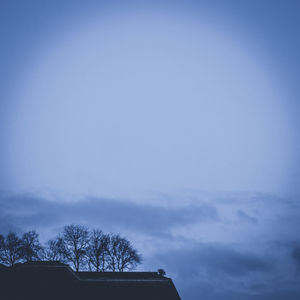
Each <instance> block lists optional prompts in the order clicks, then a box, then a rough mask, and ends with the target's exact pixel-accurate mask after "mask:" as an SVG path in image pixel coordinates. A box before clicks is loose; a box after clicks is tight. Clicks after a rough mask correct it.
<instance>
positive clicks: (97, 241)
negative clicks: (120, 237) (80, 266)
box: [87, 229, 109, 272]
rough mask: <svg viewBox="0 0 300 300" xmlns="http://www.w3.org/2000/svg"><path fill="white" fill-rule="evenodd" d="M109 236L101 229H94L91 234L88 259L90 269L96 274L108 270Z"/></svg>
mask: <svg viewBox="0 0 300 300" xmlns="http://www.w3.org/2000/svg"><path fill="white" fill-rule="evenodd" d="M108 244H109V236H108V235H107V234H104V233H103V232H102V231H101V230H99V229H94V230H93V231H92V233H91V234H90V239H89V246H88V249H87V258H88V264H89V268H90V269H93V270H95V271H96V272H99V271H102V272H104V271H105V270H106V269H107V249H108Z"/></svg>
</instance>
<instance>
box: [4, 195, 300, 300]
mask: <svg viewBox="0 0 300 300" xmlns="http://www.w3.org/2000/svg"><path fill="white" fill-rule="evenodd" d="M193 193H194V194H193V195H190V196H191V197H189V195H177V199H178V198H181V199H185V201H182V202H181V203H180V204H179V205H177V206H174V205H171V203H172V201H171V200H172V199H171V198H172V197H173V196H172V195H171V196H169V199H168V202H167V203H166V202H164V204H161V205H160V204H153V203H152V204H149V203H148V204H143V203H136V202H132V201H130V200H128V199H108V198H101V197H92V196H89V197H85V198H83V199H81V200H79V201H75V202H66V201H57V200H56V201H52V200H51V201H50V200H48V199H45V198H43V197H39V196H37V195H33V194H23V195H7V194H2V195H1V196H0V227H1V233H7V232H8V231H10V230H13V231H17V232H19V233H21V232H22V231H26V230H30V229H36V230H37V231H38V232H40V233H41V237H44V239H45V240H46V239H48V238H52V237H53V236H54V235H56V234H57V233H59V232H60V231H61V229H62V227H63V226H64V225H66V224H70V223H78V224H86V225H88V226H89V227H91V228H93V227H96V228H100V229H102V230H104V231H106V232H119V233H121V234H124V235H125V236H127V237H128V238H129V239H130V240H131V241H133V242H134V244H135V245H136V247H137V249H138V250H139V251H140V252H141V253H142V254H143V258H144V261H143V265H142V266H141V267H140V270H155V269H157V268H161V267H162V268H165V270H166V271H167V275H169V276H170V277H172V278H173V279H174V281H175V284H176V286H177V288H178V289H179V292H180V294H181V296H182V298H183V299H187V300H197V299H199V297H200V296H199V295H201V297H202V298H205V299H207V300H216V299H232V300H234V299H236V300H239V299H249V300H260V299H264V300H265V299H270V300H271V299H272V300H273V299H292V300H293V299H298V298H297V297H299V296H300V289H299V288H298V286H299V271H298V273H297V268H298V270H299V265H300V255H299V249H300V248H299V242H298V241H299V238H298V230H297V228H298V226H296V225H297V224H299V215H300V214H299V205H298V203H297V201H292V200H286V199H281V198H278V197H272V196H271V195H264V194H258V193H253V194H252V195H251V194H250V193H245V194H243V193H239V194H236V195H234V194H230V195H228V194H227V195H226V194H224V195H221V196H218V195H210V196H209V195H207V194H206V195H202V194H199V196H198V197H197V196H196V195H195V192H193ZM175 196H176V195H175ZM157 197H158V198H159V196H157ZM164 197H165V196H164ZM157 200H159V199H157ZM161 200H162V201H163V199H161ZM158 202H159V201H157V203H158ZM184 203H185V204H184Z"/></svg>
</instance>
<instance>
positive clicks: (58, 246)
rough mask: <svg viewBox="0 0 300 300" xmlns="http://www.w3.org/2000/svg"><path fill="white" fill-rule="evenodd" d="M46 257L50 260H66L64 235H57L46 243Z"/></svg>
mask: <svg viewBox="0 0 300 300" xmlns="http://www.w3.org/2000/svg"><path fill="white" fill-rule="evenodd" d="M44 258H45V259H46V260H49V261H59V262H62V263H64V262H65V261H66V259H65V248H64V241H63V238H62V237H57V238H56V239H52V240H49V241H48V242H47V243H46V247H45V250H44Z"/></svg>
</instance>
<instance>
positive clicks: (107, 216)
mask: <svg viewBox="0 0 300 300" xmlns="http://www.w3.org/2000/svg"><path fill="white" fill-rule="evenodd" d="M299 14H300V4H299V2H298V1H293V0H289V1H268V0H262V1H251V2H250V1H233V0H228V1H189V0H188V1H177V0H175V1H134V0H132V1H131V0H130V1H93V0H90V1H84V2H83V1H79V0H78V1H77V0H73V1H71V0H66V1H56V0H53V1H43V2H41V1H34V0H28V1H26V2H25V1H2V2H1V9H0V28H1V29H0V37H1V48H0V79H1V80H0V85H1V88H0V95H1V102H0V119H1V127H0V141H1V147H0V163H1V170H0V179H1V180H0V229H1V232H2V233H7V232H9V231H12V230H14V231H17V232H19V233H21V232H24V231H26V230H31V229H36V230H37V231H38V232H39V233H40V237H41V239H42V240H43V241H46V240H47V239H49V238H52V237H53V236H55V235H56V234H57V233H58V232H60V230H61V228H62V227H63V226H64V225H66V224H70V223H79V224H84V225H87V226H89V227H91V228H94V227H96V228H100V229H103V230H104V231H107V232H118V233H120V234H122V235H124V236H126V237H128V238H129V239H130V240H131V241H132V242H133V243H134V245H135V246H136V247H137V249H138V250H139V251H140V252H141V253H142V255H143V264H142V265H141V266H140V267H139V269H140V270H146V271H147V270H149V271H150V270H156V269H158V268H161V267H163V268H164V269H165V270H166V272H167V276H170V277H172V278H173V279H174V281H175V284H176V287H177V288H178V291H179V293H180V295H181V297H182V298H183V299H190V300H196V299H201V298H206V299H224V298H226V299H227V298H228V299H284V298H288V299H298V298H299V295H300V289H299V280H300V278H299V267H300V257H299V253H300V240H299V236H298V231H297V228H298V227H299V215H300V211H299V201H298V198H299V194H300V190H299V186H300V184H299V178H300V172H299V171H300V170H299V163H298V160H299V155H298V153H299V149H300V147H299V146H300V143H299V141H300V140H299V133H298V132H299V130H298V128H299V120H298V111H299V101H298V98H299V95H300V88H299V84H298V78H299V75H300V74H299V70H300V68H299V67H300V63H299V62H300V60H299V55H300V54H299V53H300V38H299V28H300V24H299V23H300V21H299V20H300V18H299Z"/></svg>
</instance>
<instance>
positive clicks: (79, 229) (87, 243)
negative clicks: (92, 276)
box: [0, 224, 141, 272]
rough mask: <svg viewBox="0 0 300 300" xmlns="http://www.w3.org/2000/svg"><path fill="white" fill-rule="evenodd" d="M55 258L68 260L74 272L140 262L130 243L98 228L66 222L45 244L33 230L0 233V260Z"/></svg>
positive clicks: (127, 267) (123, 267)
mask: <svg viewBox="0 0 300 300" xmlns="http://www.w3.org/2000/svg"><path fill="white" fill-rule="evenodd" d="M37 260H44V261H59V262H61V263H69V264H70V265H71V266H72V267H73V268H74V270H75V271H76V272H78V271H80V270H89V271H95V272H104V271H113V272H123V271H125V270H131V269H133V268H135V267H136V266H137V265H138V264H139V263H141V255H140V254H138V252H137V250H136V249H134V248H133V246H132V245H131V243H130V242H129V241H128V240H127V239H126V238H124V237H121V236H120V235H118V234H105V233H104V232H102V231H101V230H98V229H93V230H92V231H90V230H89V229H88V228H87V227H85V226H82V225H74V224H72V225H68V226H65V227H64V228H63V231H62V232H61V233H60V234H59V235H58V236H57V237H56V238H54V239H51V240H49V241H48V242H47V243H46V244H45V245H42V244H41V243H40V241H39V235H38V233H37V232H36V231H35V230H32V231H29V232H26V233H24V234H23V235H22V236H21V237H19V236H18V235H17V234H16V233H14V232H11V233H9V234H7V235H6V236H3V235H1V234H0V262H1V263H2V264H5V265H7V266H11V267H12V266H14V265H15V264H16V263H19V262H30V261H37Z"/></svg>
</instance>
